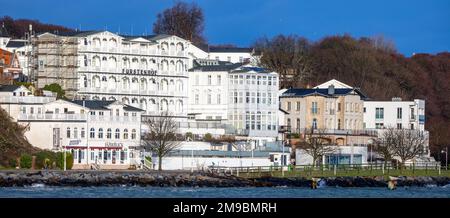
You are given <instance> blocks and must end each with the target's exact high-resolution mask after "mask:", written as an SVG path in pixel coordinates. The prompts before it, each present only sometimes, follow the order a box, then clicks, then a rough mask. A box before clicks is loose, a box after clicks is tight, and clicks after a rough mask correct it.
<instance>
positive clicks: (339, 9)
mask: <svg viewBox="0 0 450 218" xmlns="http://www.w3.org/2000/svg"><path fill="white" fill-rule="evenodd" d="M174 2H175V1H173V0H121V1H113V0H109V1H108V0H71V1H63V0H59V1H58V0H14V1H11V0H0V5H1V7H0V16H4V15H9V16H11V17H13V18H30V19H38V20H40V21H41V22H44V23H54V24H60V25H65V26H69V27H72V28H80V27H81V29H82V30H88V29H89V30H90V29H108V30H110V31H112V32H118V31H119V30H120V32H121V33H129V34H131V32H132V31H133V34H143V33H147V34H150V33H151V30H152V24H153V22H154V21H155V19H156V14H157V13H158V12H160V11H162V10H164V9H165V8H167V7H170V6H171V5H172V4H173V3H174ZM195 2H197V4H198V5H200V6H201V7H202V8H203V9H204V13H205V18H206V25H205V36H206V38H207V39H208V41H209V42H210V43H213V44H222V43H231V44H235V45H238V46H248V45H250V44H251V43H253V42H254V41H255V39H257V38H258V37H260V36H268V37H272V36H274V35H277V34H280V33H282V34H297V35H300V36H304V37H306V38H308V39H311V40H318V39H320V38H322V37H324V36H327V35H336V34H344V33H348V34H350V35H352V36H355V37H360V36H373V35H383V36H384V37H386V38H388V39H390V40H393V41H394V43H395V44H396V46H397V49H398V50H399V52H401V53H403V54H405V55H406V56H410V55H411V54H412V53H413V52H416V53H419V52H427V53H437V52H441V51H450V1H448V0H428V1H427V0H422V1H420V0H396V1H394V0H376V1H375V0H372V1H369V0H365V1H364V0H335V1H331V0H330V1H326V0H315V1H312V0H309V1H308V0H196V1H195Z"/></svg>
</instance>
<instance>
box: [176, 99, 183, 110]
mask: <svg viewBox="0 0 450 218" xmlns="http://www.w3.org/2000/svg"><path fill="white" fill-rule="evenodd" d="M176 111H177V112H183V101H182V100H178V101H177V105H176Z"/></svg>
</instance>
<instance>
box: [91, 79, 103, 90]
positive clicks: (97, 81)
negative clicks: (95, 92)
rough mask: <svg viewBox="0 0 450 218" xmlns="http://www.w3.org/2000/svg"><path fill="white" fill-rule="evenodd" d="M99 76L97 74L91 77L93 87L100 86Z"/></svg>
mask: <svg viewBox="0 0 450 218" xmlns="http://www.w3.org/2000/svg"><path fill="white" fill-rule="evenodd" d="M100 85H101V84H100V77H99V76H94V77H92V86H93V87H94V88H100Z"/></svg>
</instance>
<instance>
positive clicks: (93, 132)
mask: <svg viewBox="0 0 450 218" xmlns="http://www.w3.org/2000/svg"><path fill="white" fill-rule="evenodd" d="M89 138H91V139H93V138H95V129H94V128H91V130H90V133H89Z"/></svg>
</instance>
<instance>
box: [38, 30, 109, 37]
mask: <svg viewBox="0 0 450 218" xmlns="http://www.w3.org/2000/svg"><path fill="white" fill-rule="evenodd" d="M100 32H103V31H97V30H95V31H93V30H89V31H69V32H59V31H58V32H41V33H38V34H36V35H38V36H39V35H42V34H45V33H49V34H53V35H57V36H68V37H85V36H89V35H93V34H97V33H100Z"/></svg>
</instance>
